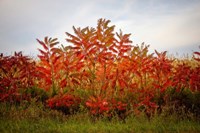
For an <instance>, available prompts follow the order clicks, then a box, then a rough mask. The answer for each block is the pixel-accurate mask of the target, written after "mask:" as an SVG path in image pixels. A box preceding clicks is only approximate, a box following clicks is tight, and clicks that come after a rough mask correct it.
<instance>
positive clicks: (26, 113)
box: [0, 103, 200, 133]
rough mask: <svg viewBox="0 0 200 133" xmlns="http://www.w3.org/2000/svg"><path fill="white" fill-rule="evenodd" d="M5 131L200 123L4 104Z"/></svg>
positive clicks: (56, 132) (92, 131) (198, 125)
mask: <svg viewBox="0 0 200 133" xmlns="http://www.w3.org/2000/svg"><path fill="white" fill-rule="evenodd" d="M0 107H1V112H0V132H1V133H22V132H36V133H45V132H48V133H63V132H66V133H80V132H84V133H85V132H87V133H109V132H110V133H113V132H115V133H129V132H130V133H135V132H152V133H153V132H177V133H182V132H200V122H198V121H195V120H193V119H178V118H177V117H176V116H175V115H171V116H168V117H164V116H163V115H160V116H154V117H153V118H152V119H151V120H150V121H149V120H148V119H147V118H146V117H145V115H140V116H137V117H136V116H129V117H127V119H126V120H125V121H121V120H119V119H117V118H113V119H112V120H108V119H105V118H101V119H98V120H93V119H92V118H91V117H90V116H89V115H88V114H87V113H86V112H85V113H77V114H74V115H70V116H66V115H63V114H62V113H61V112H58V111H53V110H48V109H46V108H44V107H43V106H42V105H40V104H38V105H36V104H34V105H30V106H28V107H25V106H10V105H6V104H2V103H1V106H0Z"/></svg>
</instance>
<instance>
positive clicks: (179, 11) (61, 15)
mask: <svg viewBox="0 0 200 133" xmlns="http://www.w3.org/2000/svg"><path fill="white" fill-rule="evenodd" d="M199 7H200V2H199V1H196V0H191V1H187V0H175V1H174V0H169V1H159V0H150V1H142V0H125V1H120V0H85V1H81V2H80V1H78V0H74V1H68V0H59V1H56V2H55V1H48V0H42V1H40V0H34V1H27V0H1V1H0V20H1V21H0V29H1V30H0V47H1V51H0V52H7V53H10V51H15V50H23V51H27V52H26V53H28V54H29V53H32V52H33V53H36V51H37V48H36V47H37V46H38V44H37V42H36V40H35V39H36V38H39V39H43V38H44V37H45V36H51V37H58V38H59V40H60V41H61V43H63V44H66V42H65V38H66V35H65V32H70V33H73V30H72V26H73V25H74V26H76V27H79V26H80V27H85V26H92V27H96V23H97V20H98V19H99V18H106V19H110V20H111V24H114V25H116V31H119V29H122V31H123V32H124V33H132V36H131V40H133V44H140V43H142V42H143V41H144V42H146V43H147V44H150V46H151V49H158V50H170V49H178V48H179V47H180V50H181V47H188V46H190V45H191V46H194V45H198V43H200V39H199V35H200V24H199V22H200V14H199V12H200V8H199ZM33 45H34V46H33ZM197 47H198V46H197Z"/></svg>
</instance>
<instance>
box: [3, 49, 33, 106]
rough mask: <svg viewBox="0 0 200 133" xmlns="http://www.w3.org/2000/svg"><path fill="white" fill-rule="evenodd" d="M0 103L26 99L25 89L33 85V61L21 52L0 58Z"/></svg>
mask: <svg viewBox="0 0 200 133" xmlns="http://www.w3.org/2000/svg"><path fill="white" fill-rule="evenodd" d="M0 66H1V67H0V101H9V102H15V101H18V102H19V101H20V100H22V99H27V98H28V96H27V95H26V94H25V91H26V89H27V88H31V87H33V86H34V85H35V79H36V71H35V68H36V66H35V61H33V60H32V59H31V58H29V57H27V56H23V55H22V52H19V53H16V52H15V53H14V55H13V56H3V54H2V55H1V56H0Z"/></svg>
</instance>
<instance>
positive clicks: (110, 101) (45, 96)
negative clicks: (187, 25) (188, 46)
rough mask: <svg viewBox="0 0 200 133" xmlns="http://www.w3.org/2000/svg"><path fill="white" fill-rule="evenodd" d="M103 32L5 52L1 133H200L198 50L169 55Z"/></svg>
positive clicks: (104, 24) (0, 76) (100, 27)
mask: <svg viewBox="0 0 200 133" xmlns="http://www.w3.org/2000/svg"><path fill="white" fill-rule="evenodd" d="M114 29H115V26H114V25H111V26H110V21H109V20H105V19H99V20H98V23H97V27H96V28H93V27H85V28H76V27H73V30H74V35H73V34H70V33H68V32H66V35H67V38H66V41H67V42H68V43H69V44H68V45H67V46H64V45H62V44H60V43H59V42H58V39H57V38H49V37H45V38H44V40H39V39H37V41H38V44H39V45H40V46H41V48H39V49H38V50H39V52H40V54H38V58H37V59H32V58H30V57H28V56H24V55H23V54H22V53H21V52H15V53H14V55H9V56H5V55H3V54H1V55H0V117H1V120H0V132H199V131H200V126H199V124H200V74H199V73H200V52H198V50H197V51H196V52H194V53H193V55H192V58H184V59H180V58H175V57H170V58H169V57H168V56H167V51H164V52H158V51H156V50H155V52H154V53H150V52H149V51H148V48H149V45H145V44H144V43H142V44H141V45H132V41H131V40H130V39H129V38H130V35H131V34H123V32H122V31H120V32H116V33H115V31H114Z"/></svg>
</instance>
